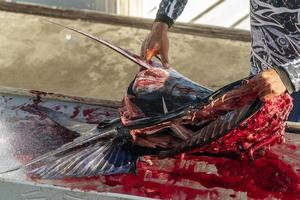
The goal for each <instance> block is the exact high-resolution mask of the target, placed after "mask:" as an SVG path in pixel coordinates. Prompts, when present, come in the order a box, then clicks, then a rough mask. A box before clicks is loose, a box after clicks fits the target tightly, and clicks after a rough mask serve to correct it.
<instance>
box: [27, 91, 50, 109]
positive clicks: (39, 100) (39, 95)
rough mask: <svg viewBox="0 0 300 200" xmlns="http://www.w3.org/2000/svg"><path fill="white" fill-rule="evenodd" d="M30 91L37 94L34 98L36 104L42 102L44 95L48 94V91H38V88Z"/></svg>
mask: <svg viewBox="0 0 300 200" xmlns="http://www.w3.org/2000/svg"><path fill="white" fill-rule="evenodd" d="M30 93H32V94H33V95H36V98H35V99H33V105H34V106H38V104H39V103H41V102H42V96H47V93H46V92H41V91H37V90H30Z"/></svg>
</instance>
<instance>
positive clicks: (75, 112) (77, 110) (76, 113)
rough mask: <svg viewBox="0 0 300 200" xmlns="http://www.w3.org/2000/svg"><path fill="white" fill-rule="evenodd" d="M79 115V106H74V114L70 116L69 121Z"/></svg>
mask: <svg viewBox="0 0 300 200" xmlns="http://www.w3.org/2000/svg"><path fill="white" fill-rule="evenodd" d="M79 113H80V106H76V107H74V112H73V114H72V116H70V118H71V119H74V118H75V117H77V115H78V114H79Z"/></svg>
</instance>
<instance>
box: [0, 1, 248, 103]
mask: <svg viewBox="0 0 300 200" xmlns="http://www.w3.org/2000/svg"><path fill="white" fill-rule="evenodd" d="M159 3H160V0H151V1H150V0H25V1H15V0H11V1H0V30H1V31H0V70H1V73H0V86H8V87H17V88H26V89H35V90H42V91H49V92H56V93H63V94H69V95H77V96H88V97H94V98H101V99H111V100H120V99H121V98H122V95H123V94H124V93H125V91H126V88H127V86H128V85H129V83H130V81H131V80H132V79H133V77H134V76H135V74H136V73H137V71H138V66H137V65H135V64H133V63H131V62H130V61H128V60H126V59H125V58H123V57H122V56H120V55H118V54H117V53H114V52H113V51H112V50H110V49H107V48H106V47H104V46H103V45H101V44H98V43H96V42H94V41H91V40H90V39H87V38H85V37H83V36H81V35H78V34H76V33H73V32H70V31H68V30H66V29H62V28H61V27H58V26H55V25H53V24H50V23H48V22H45V21H44V20H43V19H44V18H48V19H50V20H52V21H56V22H59V23H62V24H65V25H68V26H71V27H75V28H77V29H80V30H82V31H85V32H88V33H91V34H93V35H95V36H98V37H102V38H104V39H105V40H107V41H110V42H111V43H113V44H115V45H118V46H120V47H122V48H125V49H128V50H130V51H132V52H134V53H136V54H139V51H140V46H141V43H142V41H143V40H144V38H145V37H146V36H147V34H148V33H149V27H151V23H152V21H153V19H154V17H155V15H156V12H157V9H158V7H159ZM24 5H25V6H24ZM44 8H47V9H44ZM71 11H72V12H71ZM89 16H90V17H89ZM128 16H129V17H133V18H128ZM52 17H55V18H52ZM66 18H67V19H66ZM144 19H145V20H144ZM249 21H250V19H249V0H201V1H199V0H189V1H188V4H187V6H186V8H185V10H184V12H183V14H182V15H181V16H180V18H179V19H178V23H177V25H175V27H174V28H172V29H171V30H170V34H169V37H170V62H171V65H172V66H173V67H174V68H175V69H176V70H178V71H179V72H180V73H182V74H184V75H185V76H187V77H189V78H190V79H192V80H194V81H196V82H198V83H199V84H201V85H204V86H207V87H210V88H212V89H217V88H219V87H221V86H223V85H225V84H227V83H230V82H232V81H235V80H238V79H240V78H243V77H245V76H247V75H248V73H249V55H250V37H249V38H248V35H249V31H248V30H249V29H250V25H249V24H250V22H249ZM179 22H181V23H179ZM215 33H218V34H215ZM233 36H234V37H233ZM245 36H246V37H245ZM245 38H246V39H245Z"/></svg>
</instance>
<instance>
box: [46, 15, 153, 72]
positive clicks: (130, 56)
mask: <svg viewBox="0 0 300 200" xmlns="http://www.w3.org/2000/svg"><path fill="white" fill-rule="evenodd" d="M44 20H45V21H47V22H50V23H52V24H55V25H58V26H61V27H64V28H66V29H69V30H71V31H74V32H76V33H79V34H81V35H84V36H86V37H88V38H90V39H92V40H95V41H97V42H99V43H101V44H103V45H105V46H107V47H109V48H111V49H112V50H114V51H116V52H118V53H119V54H121V55H123V56H124V57H126V58H128V59H129V60H131V61H133V62H134V63H136V64H138V65H139V66H141V67H144V68H146V69H148V68H151V67H152V65H150V64H149V63H147V62H146V61H144V60H143V59H142V58H141V57H140V56H138V55H136V54H133V53H131V52H129V51H127V50H125V49H123V48H120V47H117V46H115V45H113V44H111V43H109V42H107V41H105V40H103V39H101V38H98V37H96V36H93V35H91V34H89V33H85V32H83V31H81V30H78V29H75V28H71V27H68V26H66V25H63V24H59V23H56V22H53V21H50V20H46V19H44Z"/></svg>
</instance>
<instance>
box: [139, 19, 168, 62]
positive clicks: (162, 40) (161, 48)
mask: <svg viewBox="0 0 300 200" xmlns="http://www.w3.org/2000/svg"><path fill="white" fill-rule="evenodd" d="M168 53H169V38H168V25H167V24H166V23H163V22H154V24H153V26H152V30H151V32H150V33H149V34H148V36H147V37H146V39H145V40H144V42H143V44H142V47H141V57H142V58H144V59H145V60H146V61H147V62H149V61H150V60H151V59H152V57H154V56H156V55H157V54H159V55H160V56H161V62H162V65H163V66H164V67H166V68H169V67H170V64H169V55H168Z"/></svg>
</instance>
